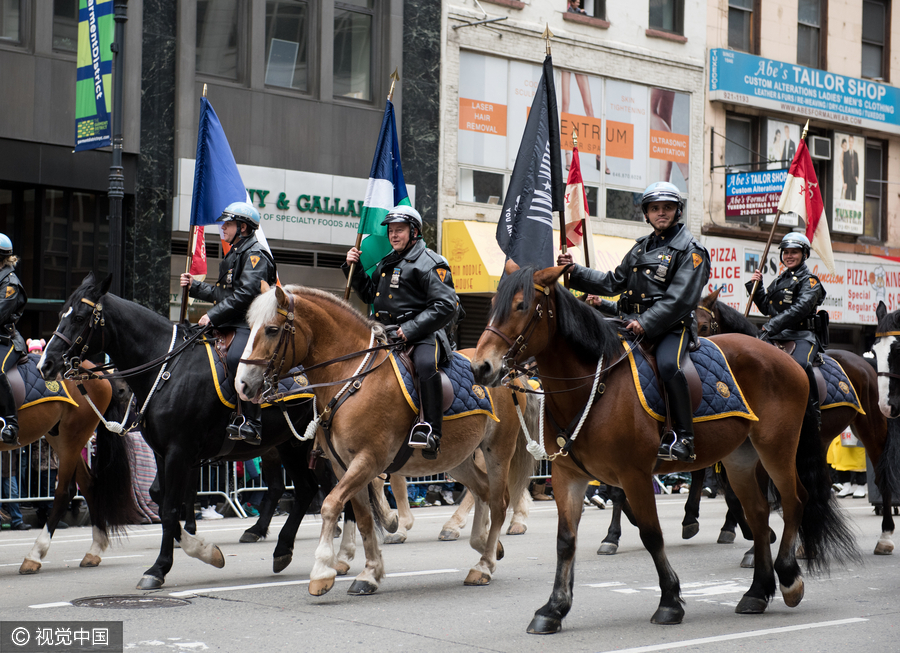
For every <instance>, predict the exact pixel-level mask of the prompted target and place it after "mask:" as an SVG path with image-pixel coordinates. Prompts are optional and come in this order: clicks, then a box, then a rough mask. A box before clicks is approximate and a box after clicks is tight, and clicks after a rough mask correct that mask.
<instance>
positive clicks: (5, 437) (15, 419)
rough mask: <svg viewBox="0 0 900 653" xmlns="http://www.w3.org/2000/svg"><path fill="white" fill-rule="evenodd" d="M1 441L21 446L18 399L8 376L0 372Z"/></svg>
mask: <svg viewBox="0 0 900 653" xmlns="http://www.w3.org/2000/svg"><path fill="white" fill-rule="evenodd" d="M0 417H2V420H0V422H2V427H0V440H2V441H3V444H15V445H18V444H19V416H18V413H17V412H16V398H15V397H14V396H13V391H12V386H10V385H9V379H8V378H6V374H3V373H2V372H0Z"/></svg>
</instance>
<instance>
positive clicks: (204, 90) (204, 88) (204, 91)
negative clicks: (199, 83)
mask: <svg viewBox="0 0 900 653" xmlns="http://www.w3.org/2000/svg"><path fill="white" fill-rule="evenodd" d="M203 97H206V84H204V85H203Z"/></svg>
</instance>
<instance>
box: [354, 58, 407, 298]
mask: <svg viewBox="0 0 900 653" xmlns="http://www.w3.org/2000/svg"><path fill="white" fill-rule="evenodd" d="M397 70H398V69H397V68H394V72H392V73H391V89H390V90H389V91H388V96H387V101H388V102H391V101H393V99H394V84H396V83H397V82H398V81H400V75H399V74H397ZM362 240H363V235H362V234H361V233H359V232H357V233H356V245H355V247H356V249H357V250H359V248H360V247H362ZM354 272H356V263H351V264H350V270H349V271H348V273H347V285H346V287H345V288H344V301H347V300H349V299H350V288H351V287H350V283H351V282H352V281H353V273H354Z"/></svg>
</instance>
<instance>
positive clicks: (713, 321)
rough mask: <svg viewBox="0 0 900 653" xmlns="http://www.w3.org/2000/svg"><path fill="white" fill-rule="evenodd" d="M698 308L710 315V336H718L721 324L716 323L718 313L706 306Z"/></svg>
mask: <svg viewBox="0 0 900 653" xmlns="http://www.w3.org/2000/svg"><path fill="white" fill-rule="evenodd" d="M697 308H699V309H700V310H701V311H706V312H707V313H709V315H710V318H709V334H710V335H712V336H714V335H716V334H717V333H718V332H719V323H718V322H717V321H716V312H715V311H714V310H712V309H710V308H706V306H703V305H702V304H700V305H698V306H697Z"/></svg>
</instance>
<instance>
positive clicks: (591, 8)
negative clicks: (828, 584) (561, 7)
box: [566, 0, 606, 20]
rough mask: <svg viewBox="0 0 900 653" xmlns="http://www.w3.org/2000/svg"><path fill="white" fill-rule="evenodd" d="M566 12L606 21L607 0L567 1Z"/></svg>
mask: <svg viewBox="0 0 900 653" xmlns="http://www.w3.org/2000/svg"><path fill="white" fill-rule="evenodd" d="M566 12H567V13H571V14H581V15H582V16H590V17H592V18H599V19H600V20H606V0H566Z"/></svg>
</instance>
